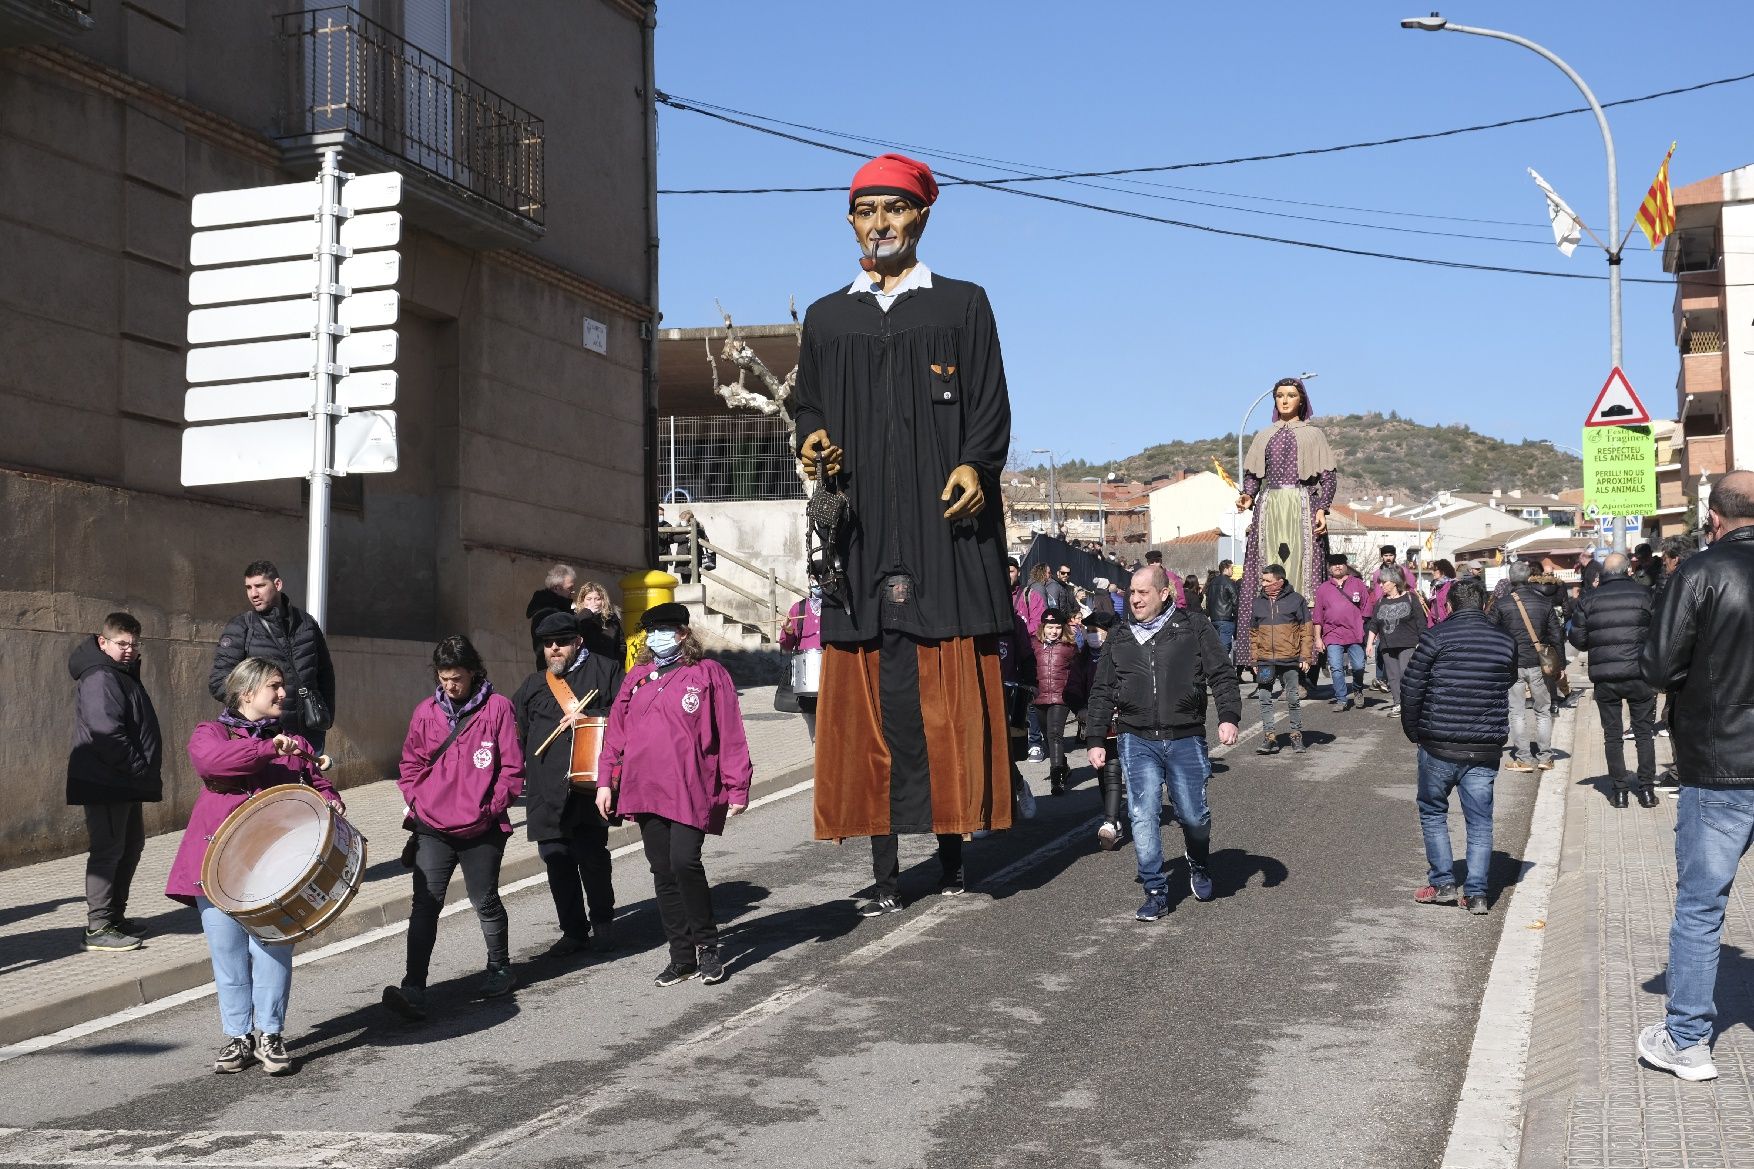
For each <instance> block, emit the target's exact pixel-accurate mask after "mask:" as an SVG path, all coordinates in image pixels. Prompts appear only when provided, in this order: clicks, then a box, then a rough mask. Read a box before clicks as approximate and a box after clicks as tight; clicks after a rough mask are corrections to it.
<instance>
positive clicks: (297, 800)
mask: <svg viewBox="0 0 1754 1169" xmlns="http://www.w3.org/2000/svg"><path fill="white" fill-rule="evenodd" d="M364 874H365V837H364V836H361V835H360V833H359V829H357V828H355V827H354V826H353V825H352V824H351V823H349V822H348V819H347V817H345V816H343V815H341V813H339V812H337V811H335V809H333V808H331V807H330V806H329V805H328V803H327V802H325V801H324V799H323V797H322V795H321V794H320V793H319V792H318V791H317V790H316V789H315V788H311V787H306V786H305V785H304V784H299V783H288V784H281V785H280V786H278V787H270V788H264V789H262V790H261V791H259V792H257V793H255V794H254V795H252V796H251V797H250V798H249V799H247V800H245V801H244V802H243V803H242V804H240V805H239V806H238V807H237V809H236V810H234V811H233V812H232V814H231V815H229V816H227V817H226V818H225V822H224V823H223V824H221V825H220V826H219V830H218V831H217V832H215V833H214V834H213V839H212V841H211V842H210V843H209V844H208V845H207V855H206V856H205V857H203V858H202V861H201V892H202V894H203V895H204V896H205V897H206V898H207V899H208V900H209V901H211V902H213V904H214V906H215V907H217V908H218V909H220V910H222V911H223V912H225V913H226V914H227V915H229V916H230V917H232V918H233V919H235V920H236V921H237V923H238V924H239V925H241V926H243V927H244V928H245V929H246V930H248V931H249V932H250V933H252V934H254V935H255V936H256V937H257V938H259V939H260V940H262V941H264V942H268V943H271V944H290V943H292V942H297V941H302V940H303V939H305V938H308V937H310V936H311V935H312V934H315V933H316V932H317V931H318V930H320V929H322V928H323V927H324V926H326V925H328V924H329V923H330V922H332V921H334V920H335V919H336V918H337V917H339V916H340V915H341V911H342V910H344V909H346V908H347V903H348V902H349V901H352V900H353V895H354V894H355V893H357V892H359V882H360V879H361V878H362V877H363V876H364Z"/></svg>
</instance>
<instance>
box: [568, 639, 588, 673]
mask: <svg viewBox="0 0 1754 1169" xmlns="http://www.w3.org/2000/svg"><path fill="white" fill-rule="evenodd" d="M590 656H591V651H590V650H588V649H586V648H585V647H584V645H583V644H580V646H579V656H578V657H576V658H574V659H573V660H572V665H570V666H568V667H567V668H566V672H567V673H569V674H570V673H572V672H573V671H574V670H577V669H578V668H579V667H580V666H582V665H584V664H585V659H586V658H588V657H590Z"/></svg>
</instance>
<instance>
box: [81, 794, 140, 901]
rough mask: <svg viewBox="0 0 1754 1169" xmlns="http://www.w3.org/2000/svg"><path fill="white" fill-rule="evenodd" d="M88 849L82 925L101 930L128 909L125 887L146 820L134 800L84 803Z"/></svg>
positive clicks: (130, 880)
mask: <svg viewBox="0 0 1754 1169" xmlns="http://www.w3.org/2000/svg"><path fill="white" fill-rule="evenodd" d="M85 831H86V834H87V836H89V837H90V839H91V853H90V855H89V856H87V857H86V858H85V927H86V928H87V929H91V930H101V929H105V928H107V927H109V926H112V925H115V924H116V923H117V922H119V921H121V920H122V918H123V917H125V916H127V913H128V889H129V886H131V885H132V884H133V883H134V870H135V869H136V868H138V867H139V865H140V854H141V852H142V851H144V850H145V848H146V821H145V818H144V817H143V816H142V815H141V812H140V804H139V802H138V801H135V802H130V803H125V804H87V805H85Z"/></svg>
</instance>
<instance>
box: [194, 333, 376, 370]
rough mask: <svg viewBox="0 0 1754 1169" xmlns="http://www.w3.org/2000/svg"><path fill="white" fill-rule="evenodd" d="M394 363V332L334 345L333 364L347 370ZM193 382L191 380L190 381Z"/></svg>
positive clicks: (350, 338) (363, 335) (359, 335)
mask: <svg viewBox="0 0 1754 1169" xmlns="http://www.w3.org/2000/svg"><path fill="white" fill-rule="evenodd" d="M395 363H396V330H394V329H375V330H373V331H372V332H369V333H353V334H351V335H349V336H346V337H343V338H341V340H340V341H338V342H336V344H335V364H337V365H344V366H346V367H347V368H348V369H365V368H367V367H369V366H374V365H394V364H395ZM191 380H193V379H191Z"/></svg>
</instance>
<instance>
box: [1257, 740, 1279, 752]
mask: <svg viewBox="0 0 1754 1169" xmlns="http://www.w3.org/2000/svg"><path fill="white" fill-rule="evenodd" d="M1278 753H1279V736H1277V735H1271V736H1269V737H1268V738H1267V740H1266V742H1264V743H1262V744H1261V745H1260V746H1259V747H1256V748H1255V754H1256V755H1277V754H1278Z"/></svg>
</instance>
